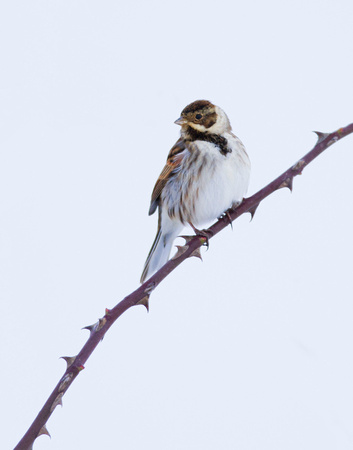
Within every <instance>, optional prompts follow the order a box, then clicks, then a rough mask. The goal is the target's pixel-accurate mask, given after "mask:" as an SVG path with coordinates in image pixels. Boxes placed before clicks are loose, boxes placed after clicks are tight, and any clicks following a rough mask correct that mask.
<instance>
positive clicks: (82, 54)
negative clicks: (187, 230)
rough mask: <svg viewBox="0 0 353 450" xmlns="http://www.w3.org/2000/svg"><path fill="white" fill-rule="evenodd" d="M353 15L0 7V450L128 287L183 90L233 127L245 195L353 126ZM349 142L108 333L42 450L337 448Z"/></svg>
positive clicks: (351, 314)
mask: <svg viewBox="0 0 353 450" xmlns="http://www.w3.org/2000/svg"><path fill="white" fill-rule="evenodd" d="M352 24H353V3H352V1H351V0H335V1H333V0H332V1H325V0H321V1H313V0H312V1H310V0H309V1H275V0H269V1H266V2H264V1H248V2H245V1H242V2H239V1H230V0H229V1H224V0H218V1H217V2H215V1H206V0H205V1H185V0H179V1H177V2H167V1H142V0H141V1H130V2H122V1H100V2H93V1H87V0H86V1H83V0H82V1H77V0H70V1H47V0H46V1H44V0H43V1H36V0H34V1H13V2H3V3H2V5H1V7H0V45H1V72H0V99H1V101H0V146H1V150H0V202H1V203H0V208H1V209H0V212H1V219H0V239H1V241H0V296H1V309H0V314H1V327H0V342H1V346H0V352H1V354H0V357H1V364H2V369H1V374H0V377H1V383H0V386H1V407H0V408H1V413H0V414H1V429H2V430H3V431H2V432H1V437H0V440H1V444H0V446H1V448H4V449H8V448H12V447H13V446H14V445H15V444H16V443H17V442H18V441H19V439H20V438H21V437H22V435H23V434H24V433H25V431H26V430H27V428H28V427H29V425H30V424H31V423H32V421H33V419H34V418H35V416H36V415H37V413H38V411H39V410H40V408H41V407H42V405H43V403H44V402H45V400H46V399H47V397H48V395H49V394H50V393H51V391H52V389H53V388H54V386H55V385H56V383H57V382H58V380H59V378H60V377H61V375H62V374H63V372H64V370H65V363H64V361H62V360H59V359H58V358H59V356H61V355H74V354H76V353H77V352H78V351H79V350H80V348H81V347H82V345H83V344H84V342H85V340H86V339H87V337H88V332H87V331H81V327H83V326H85V325H89V324H91V323H94V322H95V321H96V320H97V319H98V318H99V317H101V316H103V314H104V308H105V307H110V308H111V307H113V306H114V305H115V304H116V303H117V302H118V301H120V300H121V299H122V298H123V297H124V296H125V295H127V294H128V293H130V292H131V291H132V290H134V289H135V288H136V287H138V280H139V277H140V274H141V270H142V267H143V263H144V260H145V258H146V256H147V253H148V251H149V248H150V246H151V244H152V241H153V239H154V235H155V232H156V226H157V216H152V217H148V215H147V211H148V208H149V201H150V194H151V191H152V188H153V185H154V183H155V181H156V179H157V177H158V175H159V173H160V171H161V169H162V167H163V165H164V162H165V159H166V156H167V153H168V151H169V149H170V147H171V146H172V145H173V144H174V142H175V141H176V139H177V138H178V133H179V128H178V127H177V126H176V125H174V124H173V122H174V120H175V119H176V118H178V117H179V114H180V111H181V110H182V109H183V108H184V107H185V106H186V105H187V104H188V103H190V102H192V101H194V100H197V99H204V98H205V99H209V100H211V101H213V102H214V103H215V104H217V105H219V106H221V107H222V108H223V109H224V110H225V111H226V112H227V114H228V116H229V117H230V120H231V122H232V125H233V130H234V132H235V133H236V134H237V135H238V136H239V137H240V138H241V139H242V140H243V142H244V144H245V146H246V148H247V150H248V153H249V155H250V158H251V161H252V176H251V183H250V188H249V193H248V194H249V195H251V194H253V193H255V192H256V191H257V190H258V189H260V188H261V187H263V186H264V185H265V184H267V183H268V182H270V181H271V180H272V179H273V178H274V177H276V176H277V175H279V174H280V173H281V172H283V171H284V170H285V169H287V168H288V167H289V166H290V165H292V164H293V163H295V162H296V161H297V160H298V159H299V158H300V157H301V156H302V155H304V154H305V153H306V152H307V151H309V150H310V149H311V148H312V147H313V145H314V143H315V139H316V138H315V135H314V134H313V133H312V132H311V131H312V130H321V131H334V130H335V129H337V128H339V127H341V126H345V125H347V124H348V123H350V122H352V121H353V107H352V105H353V93H352V86H353V83H352V80H353V62H352V55H353V48H352V47H353V25H352ZM352 165H353V136H348V137H347V138H345V139H344V140H343V141H340V142H339V143H337V144H335V145H334V146H332V147H330V148H329V149H328V150H327V151H326V152H325V153H324V154H323V155H322V156H320V157H319V159H317V160H316V161H315V162H314V163H312V164H311V165H310V166H309V167H308V168H306V169H305V170H304V173H303V175H302V176H301V177H297V178H296V179H295V180H294V191H293V194H290V192H289V191H288V190H281V191H278V192H276V193H275V194H273V195H272V196H271V197H270V198H268V199H266V200H265V201H264V202H263V203H262V204H261V206H260V207H259V209H258V211H257V213H256V216H255V218H254V220H253V222H251V223H249V215H246V216H243V217H241V218H240V219H239V220H238V221H237V222H235V224H234V231H233V232H232V231H231V229H230V227H228V228H227V229H226V230H225V231H224V232H223V233H221V234H220V235H218V236H216V237H215V238H214V239H212V241H211V243H210V244H211V245H210V250H209V251H208V252H207V253H206V252H204V253H203V257H204V262H203V263H201V262H200V261H199V260H197V259H196V258H193V259H191V260H188V261H186V262H185V263H184V264H182V266H181V267H179V268H178V269H177V270H176V271H175V272H174V273H173V274H172V275H171V276H169V277H168V279H167V280H165V281H164V282H163V283H162V285H160V286H159V287H158V289H157V290H156V291H155V292H154V293H153V295H152V297H151V303H150V313H149V314H146V311H145V309H144V308H143V307H136V308H133V309H132V310H129V311H128V312H127V313H126V314H124V315H123V316H122V317H121V318H120V319H119V320H118V321H117V323H116V324H115V325H114V327H113V328H112V329H111V330H110V331H109V333H108V334H107V336H106V337H105V339H104V341H103V342H102V343H101V344H100V345H99V347H98V348H97V350H96V351H95V352H94V354H93V356H92V357H91V358H90V359H89V360H88V362H87V364H86V369H85V370H84V371H83V372H81V374H80V375H79V377H78V379H77V380H76V381H75V383H74V384H73V385H72V387H71V388H70V389H69V391H68V393H67V394H66V395H65V397H64V407H63V408H62V409H61V408H60V407H58V408H57V409H56V410H55V412H54V414H53V416H52V417H51V419H50V420H49V423H48V429H49V431H50V433H51V435H52V439H51V440H49V438H48V437H45V436H42V437H40V438H39V439H38V440H37V441H36V444H35V447H34V448H35V450H37V449H38V450H40V449H50V450H57V449H60V450H62V449H69V450H71V449H78V448H80V449H81V448H84V449H89V450H90V449H107V450H113V449H124V450H135V449H146V450H150V449H151V450H152V449H153V450H159V449H160V450H165V449H172V450H174V449H202V450H210V449H212V450H213V449H224V450H228V449H229V450H230V449H241V450H255V449H256V450H257V449H269V450H277V449H278V450H280V449H281V450H282V449H286V450H287V449H289V450H294V449H295V450H296V449H301V450H309V449H310V450H311V449H320V450H324V449H340V450H344V449H352V448H353V429H352V420H353V406H352V405H353V384H352V377H353V363H352V341H353V327H352V320H353V304H352V303H353V302H352V300H353V295H352V288H353V281H352V278H353V277H352V250H353V246H352V229H353V214H352V194H353V187H352Z"/></svg>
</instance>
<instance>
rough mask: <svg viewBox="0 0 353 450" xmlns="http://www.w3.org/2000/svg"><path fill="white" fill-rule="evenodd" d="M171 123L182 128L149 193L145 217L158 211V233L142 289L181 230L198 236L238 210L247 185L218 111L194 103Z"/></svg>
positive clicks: (241, 156)
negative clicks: (150, 193) (204, 227)
mask: <svg viewBox="0 0 353 450" xmlns="http://www.w3.org/2000/svg"><path fill="white" fill-rule="evenodd" d="M174 123H176V124H177V125H180V126H181V131H180V138H179V139H178V140H177V142H176V143H175V145H174V146H173V147H172V148H171V150H170V152H169V154H168V157H167V162H166V164H165V166H164V168H163V170H162V172H161V174H160V175H159V177H158V180H157V182H156V184H155V186H154V189H153V191H152V196H151V203H150V209H149V215H152V214H153V213H154V212H155V211H156V210H157V209H158V229H157V235H156V237H155V240H154V242H153V245H152V247H151V250H150V252H149V254H148V256H147V259H146V262H145V265H144V268H143V272H142V276H141V279H140V282H141V283H143V282H144V281H145V280H146V279H147V278H150V277H151V276H152V275H153V274H154V273H155V272H157V271H158V270H159V269H160V268H161V267H162V266H163V265H164V264H165V263H166V262H167V261H168V259H169V255H170V252H171V249H172V245H173V242H174V240H175V238H176V237H177V236H178V235H179V234H180V232H181V231H182V230H183V228H184V227H185V226H187V225H190V226H191V227H192V229H193V230H194V232H195V233H196V234H201V235H202V234H203V232H202V231H200V230H199V229H198V227H201V226H202V225H204V224H206V223H210V222H211V221H213V220H215V219H217V218H218V217H220V216H221V215H222V214H223V213H225V212H226V211H227V210H228V209H229V208H231V207H232V208H234V207H236V206H238V205H239V204H240V203H241V202H242V200H243V198H244V196H245V194H246V192H247V189H248V185H249V178H250V169H251V164H250V160H249V157H248V155H247V153H246V150H245V147H244V145H243V143H242V142H241V140H240V139H239V138H238V137H237V136H235V135H234V134H233V133H232V128H231V125H230V122H229V119H228V116H227V115H226V113H225V112H224V111H223V110H222V109H221V108H220V107H219V106H216V105H214V104H213V103H211V102H210V101H208V100H196V101H194V102H192V103H190V104H189V105H187V106H186V107H185V108H184V109H183V110H182V112H181V115H180V117H179V119H177V120H176V121H175V122H174Z"/></svg>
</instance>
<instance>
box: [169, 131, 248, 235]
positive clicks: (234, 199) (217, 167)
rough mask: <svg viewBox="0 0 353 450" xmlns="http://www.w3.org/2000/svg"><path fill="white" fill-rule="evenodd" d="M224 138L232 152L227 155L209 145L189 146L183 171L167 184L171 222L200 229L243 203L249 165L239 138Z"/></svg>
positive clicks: (203, 142) (227, 136) (231, 136)
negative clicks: (175, 221) (177, 220)
mask: <svg viewBox="0 0 353 450" xmlns="http://www.w3.org/2000/svg"><path fill="white" fill-rule="evenodd" d="M225 137H226V138H227V140H228V148H230V149H231V150H232V152H231V153H227V154H226V155H223V154H221V152H220V150H219V148H218V147H217V146H216V145H214V144H212V143H210V142H205V141H195V142H194V143H192V144H191V145H190V152H189V153H188V154H187V155H186V157H185V158H184V160H183V163H182V165H181V168H180V170H179V171H178V173H177V174H175V176H174V177H172V178H171V179H170V180H169V181H168V183H167V185H166V186H165V189H164V192H163V195H162V197H163V198H162V203H163V206H164V207H165V209H166V212H167V213H168V215H169V216H170V218H171V219H174V220H175V219H179V220H180V221H181V222H182V223H184V224H185V223H187V222H191V223H192V224H193V225H194V226H195V227H200V226H203V225H204V224H206V223H207V222H210V221H213V220H215V219H216V218H217V217H219V216H220V215H221V214H222V213H223V212H224V211H226V210H227V209H228V208H230V207H231V206H232V205H233V204H234V203H239V202H241V200H242V199H243V197H244V195H245V194H246V191H247V188H248V183H249V175H250V161H249V158H248V156H247V154H246V152H245V149H244V146H243V144H242V143H241V142H240V140H239V139H238V138H236V137H234V136H233V135H231V134H229V135H228V134H227V135H225ZM196 155H198V156H197V157H196ZM163 209H164V208H163Z"/></svg>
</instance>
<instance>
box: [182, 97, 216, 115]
mask: <svg viewBox="0 0 353 450" xmlns="http://www.w3.org/2000/svg"><path fill="white" fill-rule="evenodd" d="M213 106H214V105H213V104H212V103H211V102H209V101H208V100H196V102H192V103H190V105H188V106H185V108H184V109H183V110H182V112H181V115H182V116H184V115H187V114H190V113H194V112H196V111H199V110H201V109H204V108H212V107H213Z"/></svg>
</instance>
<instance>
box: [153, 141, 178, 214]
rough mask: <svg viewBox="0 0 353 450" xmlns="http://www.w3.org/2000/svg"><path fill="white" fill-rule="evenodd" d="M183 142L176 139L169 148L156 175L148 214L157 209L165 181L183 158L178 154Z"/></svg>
mask: <svg viewBox="0 0 353 450" xmlns="http://www.w3.org/2000/svg"><path fill="white" fill-rule="evenodd" d="M185 148H186V146H185V142H184V140H183V139H182V138H180V139H178V141H177V142H176V143H175V144H174V146H173V147H172V148H171V150H170V152H169V154H168V158H167V162H166V165H165V166H164V168H163V170H162V172H161V174H160V175H159V177H158V180H157V182H156V184H155V186H154V188H153V192H152V197H151V205H150V209H149V211H148V214H149V215H151V214H153V213H154V212H155V210H156V209H157V206H158V203H159V197H160V195H161V192H162V190H163V188H164V186H165V185H166V183H167V181H168V180H169V178H170V175H171V174H172V172H173V171H174V170H175V169H176V168H177V167H178V166H179V165H180V163H181V161H182V160H183V156H184V155H180V153H182V152H183V151H184V150H185Z"/></svg>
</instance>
